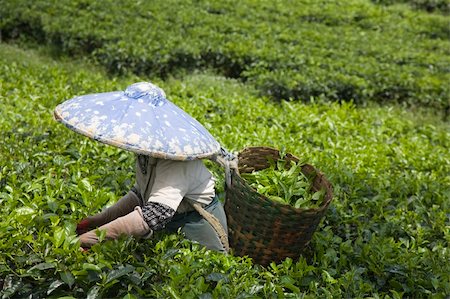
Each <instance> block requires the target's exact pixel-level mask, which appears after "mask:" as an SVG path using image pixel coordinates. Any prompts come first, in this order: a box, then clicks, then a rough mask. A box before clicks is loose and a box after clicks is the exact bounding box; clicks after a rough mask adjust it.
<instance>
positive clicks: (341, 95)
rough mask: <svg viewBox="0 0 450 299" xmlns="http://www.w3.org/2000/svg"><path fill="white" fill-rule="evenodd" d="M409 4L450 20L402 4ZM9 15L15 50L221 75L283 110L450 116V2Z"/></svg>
mask: <svg viewBox="0 0 450 299" xmlns="http://www.w3.org/2000/svg"><path fill="white" fill-rule="evenodd" d="M403 2H410V3H411V5H412V6H413V7H417V6H419V7H422V6H423V5H425V6H430V7H434V6H436V8H435V9H434V8H433V9H432V10H434V11H437V12H441V13H435V14H429V13H427V12H424V11H423V10H411V9H409V7H408V6H406V5H401V4H396V3H403ZM380 3H381V4H383V5H381V4H380ZM419 3H422V4H419ZM386 4H390V5H386ZM394 4H396V5H394ZM0 7H2V9H1V10H0V19H1V21H0V30H1V32H2V36H3V38H4V39H5V40H10V39H17V38H24V39H34V40H35V41H37V42H39V43H47V44H50V45H52V46H53V47H54V49H55V50H56V51H57V52H60V53H66V54H69V55H77V56H86V57H89V58H90V59H91V60H94V61H96V62H97V63H99V64H101V65H103V66H105V67H106V68H107V69H108V70H109V71H111V72H113V73H127V72H133V73H137V74H145V75H146V74H152V75H153V76H159V77H167V76H168V75H170V74H172V73H173V72H175V71H179V70H192V69H198V68H212V69H214V70H215V71H216V72H218V73H219V74H223V75H225V76H227V77H232V78H238V79H240V80H242V81H245V82H247V83H251V84H254V85H255V86H256V87H257V89H258V90H259V92H260V94H261V95H268V96H270V97H272V98H274V99H289V98H293V99H299V100H303V101H309V100H310V98H311V97H322V98H324V99H326V100H330V101H339V100H354V102H355V103H365V102H367V101H376V102H381V103H384V102H388V103H392V102H402V103H407V104H409V105H421V106H432V107H437V108H439V109H442V110H444V109H447V110H446V114H447V115H448V113H449V109H450V108H449V103H448V94H449V84H448V82H449V81H450V75H449V63H450V60H449V57H450V56H449V49H450V43H449V40H448V37H449V34H450V27H449V20H448V17H447V12H448V7H450V4H449V2H448V0H441V1H435V0H417V1H374V2H370V1H367V0H351V1H346V2H345V4H342V2H341V1H329V0H327V1H317V0H302V1H272V0H259V1H238V2H236V1H198V0H191V1H176V0H170V1H167V0H157V1H150V2H148V1H132V0H124V1H120V2H119V1H112V0H108V1H83V0H77V1H72V0H61V1H42V0H40V1H30V0H13V1H12V0H1V1H0Z"/></svg>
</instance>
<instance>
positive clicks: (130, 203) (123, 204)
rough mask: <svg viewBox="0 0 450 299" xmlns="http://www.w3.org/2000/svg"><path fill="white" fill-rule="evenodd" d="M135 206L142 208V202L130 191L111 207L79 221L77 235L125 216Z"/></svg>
mask: <svg viewBox="0 0 450 299" xmlns="http://www.w3.org/2000/svg"><path fill="white" fill-rule="evenodd" d="M136 206H142V202H141V200H140V199H139V197H138V196H137V195H136V193H135V192H134V191H130V192H128V193H127V194H126V195H125V196H123V197H122V198H121V199H119V200H118V201H117V202H116V203H115V204H114V205H112V206H111V207H109V208H107V209H105V210H103V211H102V212H100V213H98V214H96V215H93V216H89V217H87V218H84V219H83V220H81V221H80V222H79V223H78V225H77V228H76V232H77V235H82V234H84V233H86V232H88V231H90V230H92V229H94V228H96V227H99V226H102V225H104V224H106V223H108V222H110V221H113V220H114V219H117V218H118V217H122V216H125V215H127V214H128V213H130V212H132V211H133V210H134V208H135V207H136Z"/></svg>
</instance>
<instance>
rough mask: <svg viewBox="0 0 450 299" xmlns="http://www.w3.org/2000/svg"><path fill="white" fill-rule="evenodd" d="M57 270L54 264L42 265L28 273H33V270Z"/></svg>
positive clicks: (32, 268) (36, 266) (34, 267)
mask: <svg viewBox="0 0 450 299" xmlns="http://www.w3.org/2000/svg"><path fill="white" fill-rule="evenodd" d="M52 268H55V265H54V264H53V263H40V264H37V265H35V266H33V267H31V268H30V269H29V270H28V271H32V270H35V269H36V270H41V271H42V270H48V269H52Z"/></svg>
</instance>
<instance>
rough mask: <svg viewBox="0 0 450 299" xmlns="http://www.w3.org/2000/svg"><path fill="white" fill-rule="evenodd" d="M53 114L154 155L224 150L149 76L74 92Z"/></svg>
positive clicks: (182, 156) (184, 156)
mask: <svg viewBox="0 0 450 299" xmlns="http://www.w3.org/2000/svg"><path fill="white" fill-rule="evenodd" d="M54 115H55V119H56V120H58V121H60V122H62V123H63V124H64V125H66V126H67V127H68V128H69V129H71V130H73V131H75V132H77V133H80V134H82V135H85V136H87V137H89V138H92V139H95V140H97V141H100V142H103V143H106V144H109V145H113V146H116V147H119V148H123V149H125V150H129V151H132V152H135V153H138V154H144V155H149V156H152V157H155V158H162V159H170V160H193V159H202V158H208V157H211V156H212V155H215V154H217V153H219V152H220V144H219V143H218V142H217V141H216V140H215V138H214V137H213V136H212V135H211V134H210V133H209V132H208V130H206V128H205V127H203V126H202V125H201V124H200V123H199V122H198V121H197V120H195V119H194V118H192V117H191V116H190V115H188V114H187V113H186V112H184V111H183V110H182V109H180V108H179V107H178V106H176V105H175V104H173V103H172V102H170V101H169V100H168V99H167V98H166V95H165V93H164V91H163V90H162V89H161V88H159V87H157V86H156V85H154V84H152V83H149V82H139V83H135V84H132V85H130V86H128V88H127V89H126V90H125V91H115V92H106V93H97V94H88V95H83V96H78V97H75V98H73V99H70V100H67V101H65V102H63V103H62V104H60V105H58V106H57V107H56V108H55V111H54Z"/></svg>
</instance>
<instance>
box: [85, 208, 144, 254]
mask: <svg viewBox="0 0 450 299" xmlns="http://www.w3.org/2000/svg"><path fill="white" fill-rule="evenodd" d="M96 230H97V229H95V230H91V231H88V232H87V233H84V234H82V235H81V236H80V243H81V246H82V247H85V248H89V247H91V246H92V245H94V244H96V243H98V241H99V239H98V236H97V233H96ZM98 230H105V231H106V235H105V239H109V240H111V239H117V238H118V237H119V236H120V235H122V234H124V235H129V236H135V237H141V238H142V237H145V238H148V237H150V236H151V234H152V232H153V231H152V230H151V229H150V228H149V226H148V224H147V223H146V222H145V221H144V219H143V217H142V210H141V208H140V207H136V209H135V210H134V211H133V212H131V213H129V214H127V215H125V216H123V217H119V218H117V219H116V220H113V221H111V222H109V223H107V224H105V225H102V226H100V227H99V228H98Z"/></svg>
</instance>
